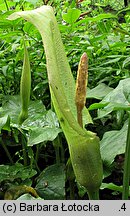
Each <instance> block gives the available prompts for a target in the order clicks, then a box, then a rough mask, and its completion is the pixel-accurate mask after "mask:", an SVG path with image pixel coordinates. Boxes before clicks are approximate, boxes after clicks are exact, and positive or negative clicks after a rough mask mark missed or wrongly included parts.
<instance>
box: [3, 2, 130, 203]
mask: <svg viewBox="0 0 130 216" xmlns="http://www.w3.org/2000/svg"><path fill="white" fill-rule="evenodd" d="M0 4H1V8H0V38H1V40H0V46H1V50H0V53H1V55H0V56H1V57H0V58H1V64H0V105H1V107H0V132H1V133H0V164H1V165H0V188H1V189H0V199H34V197H35V198H36V199H39V197H40V198H42V199H78V198H80V199H81V198H82V199H88V197H89V198H90V199H94V198H96V199H98V195H99V198H100V199H116V197H117V198H118V199H121V197H122V193H123V198H124V199H128V196H129V181H130V180H129V176H127V174H128V172H129V167H127V164H130V163H128V162H129V155H130V153H129V151H130V150H129V140H130V138H129V135H130V132H129V128H130V123H129V111H130V106H129V103H130V97H129V95H130V90H129V89H130V78H129V69H130V56H129V53H130V25H129V23H130V8H129V6H128V5H127V7H124V2H123V1H122V5H121V4H120V7H119V8H118V10H117V6H116V3H115V4H114V5H113V3H112V2H111V1H109V3H108V2H107V1H103V3H102V1H94V2H93V1H88V0H86V1H85V0H84V1H67V0H66V1H60V0H54V1H51V0H50V1H41V0H39V1H36V0H27V1H22V0H17V1H10V0H8V1H7V0H5V1H2V0H0ZM42 5H46V7H47V8H48V6H49V5H50V6H51V8H53V11H54V14H55V17H56V20H57V23H58V28H59V30H60V33H61V38H62V41H63V44H64V47H62V42H61V44H60V42H59V38H60V33H59V31H58V30H56V29H57V23H56V21H55V18H53V15H52V14H51V13H52V12H50V11H49V10H48V14H49V13H50V14H49V15H50V17H49V15H47V16H48V19H47V18H46V19H45V18H44V21H45V22H43V23H42V21H43V20H42V16H41V23H40V20H37V17H35V19H34V20H32V19H31V16H30V14H29V13H27V14H26V11H32V12H30V13H33V10H34V9H35V8H40V7H41V6H42ZM18 11H21V13H19V12H18ZM14 12H17V13H14ZM24 12H25V13H24ZM44 12H45V13H46V9H45V11H44ZM13 13H14V15H12V14H13ZM13 16H14V17H13ZM20 17H23V18H25V20H26V21H24V20H23V19H22V18H20ZM16 18H18V19H16ZM9 19H13V20H12V21H10V20H9ZM49 19H52V21H53V20H54V22H50V23H49ZM28 21H29V22H28ZM38 22H39V23H40V24H38ZM40 25H41V26H43V27H41V26H40ZM46 29H47V30H46ZM38 30H39V31H38ZM48 32H49V33H48ZM57 32H58V36H56V35H57ZM51 40H52V41H51ZM42 41H43V43H44V46H43V45H42ZM59 44H60V45H59ZM62 48H63V49H64V48H65V52H64V50H63V51H62ZM84 52H85V53H87V56H88V66H87V67H88V68H86V69H85V70H88V75H86V78H88V80H87V81H84V83H85V85H86V82H87V88H86V94H84V95H85V97H86V100H85V98H83V105H81V106H82V109H83V113H82V109H81V113H80V114H81V116H80V117H79V118H78V119H79V121H78V122H79V124H78V122H76V116H78V114H77V113H76V105H77V104H78V103H79V101H78V98H79V97H80V92H79V88H80V87H78V81H77V82H76V86H77V92H78V93H77V94H78V96H77V98H76V104H75V81H74V80H76V74H77V71H78V72H79V70H80V68H82V67H81V66H82V62H80V64H79V60H80V57H81V56H82V54H83V53H84ZM65 53H66V56H67V58H66V56H65ZM83 58H85V57H83ZM67 60H68V62H69V64H68V63H66V62H67ZM81 61H83V60H82V58H81ZM78 64H79V70H78ZM69 65H70V67H71V71H72V73H71V71H70V68H69ZM53 71H55V72H53ZM66 71H67V72H66ZM72 75H73V76H72ZM79 83H82V81H81V82H79ZM83 92H85V91H84V89H83ZM84 106H86V108H87V109H86V108H84ZM96 135H97V136H98V137H99V138H98V137H97V136H96ZM99 139H100V142H99ZM86 140H87V143H88V145H87V147H86V144H85V143H86ZM99 144H100V152H99ZM126 147H127V148H126ZM77 152H78V153H77ZM90 152H91V154H90ZM81 155H82V157H81ZM86 155H87V157H86ZM100 156H101V159H102V163H103V177H102V167H101V163H100ZM125 159H127V161H126V160H125ZM97 161H98V162H99V163H98V164H96V163H97ZM124 161H125V163H124ZM86 164H87V168H86V170H85V166H86ZM95 164H96V166H95ZM98 168H99V172H98V173H97V172H96V170H98ZM89 169H90V170H91V173H92V175H95V176H96V179H93V181H92V178H93V176H91V174H90V173H89V172H88V170H89ZM83 170H84V172H82V171H83ZM124 170H125V171H124ZM83 173H84V176H83ZM93 173H94V174H93ZM98 180H99V181H98ZM90 183H91V184H90ZM92 188H94V189H95V190H96V195H95V194H93V190H92ZM98 190H99V192H98ZM97 193H98V194H97Z"/></svg>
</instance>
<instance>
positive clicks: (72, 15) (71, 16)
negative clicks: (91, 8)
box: [62, 8, 81, 25]
mask: <svg viewBox="0 0 130 216" xmlns="http://www.w3.org/2000/svg"><path fill="white" fill-rule="evenodd" d="M80 14H81V11H80V10H79V9H75V8H71V9H68V11H67V13H66V14H63V15H62V17H63V20H64V21H65V22H67V23H69V24H71V25H72V24H73V23H74V22H75V21H76V20H77V19H78V18H79V16H80Z"/></svg>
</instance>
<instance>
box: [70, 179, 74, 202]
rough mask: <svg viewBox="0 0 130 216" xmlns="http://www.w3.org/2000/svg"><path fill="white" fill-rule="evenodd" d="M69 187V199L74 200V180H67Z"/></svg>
mask: <svg viewBox="0 0 130 216" xmlns="http://www.w3.org/2000/svg"><path fill="white" fill-rule="evenodd" d="M69 188H70V199H71V200H74V199H75V191H74V181H73V180H69Z"/></svg>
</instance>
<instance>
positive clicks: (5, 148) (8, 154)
mask: <svg viewBox="0 0 130 216" xmlns="http://www.w3.org/2000/svg"><path fill="white" fill-rule="evenodd" d="M1 144H2V147H3V149H4V150H5V153H6V155H7V157H8V159H9V161H10V163H11V164H14V161H13V159H12V157H11V155H10V153H9V151H8V149H7V147H6V145H5V144H4V142H3V140H2V139H1Z"/></svg>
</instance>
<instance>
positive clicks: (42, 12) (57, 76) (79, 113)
mask: <svg viewBox="0 0 130 216" xmlns="http://www.w3.org/2000/svg"><path fill="white" fill-rule="evenodd" d="M19 17H23V18H24V19H26V20H27V21H29V22H31V23H32V24H33V25H34V26H36V28H37V29H38V30H39V32H40V34H41V36H42V40H43V45H44V49H45V54H46V61H47V72H48V80H49V87H50V92H51V99H52V102H53V105H54V109H55V112H56V114H57V116H58V119H59V122H60V125H61V127H62V130H63V132H64V134H65V137H66V140H67V142H68V147H69V152H70V158H71V163H72V166H73V170H74V173H75V176H76V180H77V182H78V183H79V184H80V185H82V186H84V187H85V188H86V189H87V192H88V196H89V199H99V188H100V185H101V183H102V175H103V169H102V160H101V156H100V147H99V138H98V137H97V136H96V134H95V133H93V132H91V131H87V130H86V129H84V125H85V123H89V122H91V117H90V115H89V113H88V111H87V109H86V108H85V107H84V104H85V102H84V101H85V99H84V97H85V96H84V91H85V92H86V86H85V85H86V82H87V81H86V78H87V65H86V66H85V64H86V63H87V56H86V54H83V56H82V57H81V62H80V65H79V71H78V77H79V78H78V79H77V84H76V96H75V81H74V78H73V76H72V73H71V69H70V66H69V63H68V61H67V57H66V54H65V50H64V46H63V43H62V40H61V35H60V32H59V29H58V25H57V21H56V18H55V16H54V12H53V9H52V7H50V6H42V7H40V8H37V9H36V10H31V11H22V12H15V13H14V14H12V15H10V16H9V18H8V19H10V20H14V19H17V18H19ZM81 69H83V70H81ZM81 71H82V73H83V74H85V78H84V81H82V78H81V77H82V76H81V74H80V73H81ZM83 76H84V75H83ZM25 82H26V81H25ZM82 82H83V83H84V86H85V90H84V87H83V89H81V92H80V88H81V86H79V83H81V84H82ZM78 98H79V99H81V100H78ZM82 103H83V104H82ZM77 118H78V121H77ZM86 119H87V122H86Z"/></svg>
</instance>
